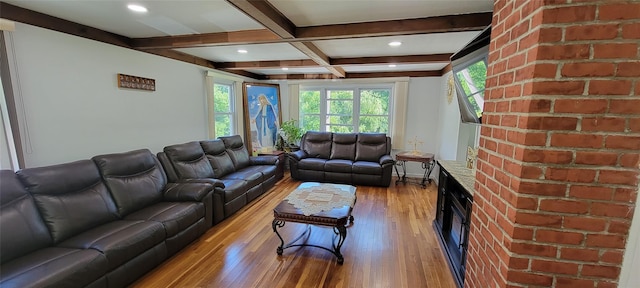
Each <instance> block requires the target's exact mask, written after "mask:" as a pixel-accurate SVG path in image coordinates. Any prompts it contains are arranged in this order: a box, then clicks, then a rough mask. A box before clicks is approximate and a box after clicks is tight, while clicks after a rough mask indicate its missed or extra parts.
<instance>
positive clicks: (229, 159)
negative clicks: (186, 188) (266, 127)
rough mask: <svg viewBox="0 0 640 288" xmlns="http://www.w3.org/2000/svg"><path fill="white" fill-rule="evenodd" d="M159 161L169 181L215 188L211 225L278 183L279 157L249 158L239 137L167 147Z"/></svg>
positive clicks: (160, 155) (161, 153) (159, 156)
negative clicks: (203, 183) (199, 183)
mask: <svg viewBox="0 0 640 288" xmlns="http://www.w3.org/2000/svg"><path fill="white" fill-rule="evenodd" d="M158 159H160V162H161V163H162V165H163V166H164V168H165V171H167V175H168V177H169V181H170V182H206V183H211V184H212V185H214V186H215V191H214V194H213V211H214V215H213V223H214V224H217V223H219V222H220V221H222V220H224V219H225V218H227V217H229V216H230V215H232V214H233V213H235V212H237V211H238V210H240V209H241V208H242V207H244V206H245V205H247V204H248V203H250V202H251V201H253V200H254V199H256V198H258V197H259V196H260V195H262V194H264V193H265V192H267V191H269V189H271V187H273V186H274V185H275V183H276V182H277V180H278V175H277V167H278V163H279V159H278V156H271V155H265V156H250V155H249V153H248V151H247V149H246V147H245V146H244V143H243V141H242V138H240V136H238V135H235V136H228V137H219V138H218V139H216V140H207V141H199V142H197V141H194V142H188V143H183V144H176V145H171V146H167V147H164V149H163V152H160V153H158Z"/></svg>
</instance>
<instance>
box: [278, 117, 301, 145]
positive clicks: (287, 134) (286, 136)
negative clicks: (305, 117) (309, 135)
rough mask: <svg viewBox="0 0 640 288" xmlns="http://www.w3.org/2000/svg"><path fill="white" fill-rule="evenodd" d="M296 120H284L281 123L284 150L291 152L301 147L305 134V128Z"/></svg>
mask: <svg viewBox="0 0 640 288" xmlns="http://www.w3.org/2000/svg"><path fill="white" fill-rule="evenodd" d="M296 122H297V121H296V120H293V119H291V120H289V121H285V122H282V125H280V136H281V137H282V139H283V140H284V145H283V148H284V151H285V152H291V151H296V150H298V149H300V146H299V144H300V139H302V135H303V134H304V130H303V129H302V128H300V127H298V125H297V124H296Z"/></svg>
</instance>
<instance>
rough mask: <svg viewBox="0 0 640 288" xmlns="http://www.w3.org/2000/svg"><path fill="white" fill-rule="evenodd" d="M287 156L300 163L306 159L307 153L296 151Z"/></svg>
mask: <svg viewBox="0 0 640 288" xmlns="http://www.w3.org/2000/svg"><path fill="white" fill-rule="evenodd" d="M288 156H289V157H291V159H293V160H295V161H300V160H302V159H304V158H307V153H306V152H304V150H298V151H295V152H291V153H289V154H288Z"/></svg>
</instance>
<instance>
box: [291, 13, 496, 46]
mask: <svg viewBox="0 0 640 288" xmlns="http://www.w3.org/2000/svg"><path fill="white" fill-rule="evenodd" d="M491 19H492V13H491V12H484V13H473V14H462V15H448V16H437V17H426V18H417V19H405V20H389V21H375V22H363V23H349V24H335V25H321V26H309V27H298V28H296V35H295V36H296V39H304V40H305V41H315V40H331V39H345V38H361V37H380V36H397V35H413V34H429V33H446V32H463V31H478V30H482V29H484V28H486V27H487V26H488V25H489V24H491Z"/></svg>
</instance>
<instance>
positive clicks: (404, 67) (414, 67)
mask: <svg viewBox="0 0 640 288" xmlns="http://www.w3.org/2000/svg"><path fill="white" fill-rule="evenodd" d="M445 66H447V63H430V64H397V65H396V67H389V65H344V66H340V67H342V68H343V69H344V71H346V72H351V73H354V72H358V73H361V72H395V71H433V70H438V71H439V70H441V69H442V68H444V67H445Z"/></svg>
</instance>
